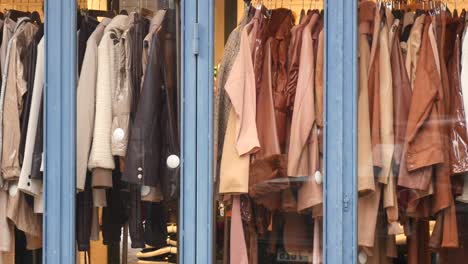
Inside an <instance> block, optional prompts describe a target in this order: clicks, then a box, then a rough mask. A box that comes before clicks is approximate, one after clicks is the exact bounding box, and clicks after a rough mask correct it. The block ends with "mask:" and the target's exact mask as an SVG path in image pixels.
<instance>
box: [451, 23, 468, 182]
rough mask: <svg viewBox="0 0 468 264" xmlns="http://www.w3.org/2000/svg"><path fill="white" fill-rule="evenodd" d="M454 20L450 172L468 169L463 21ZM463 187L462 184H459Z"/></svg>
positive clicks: (452, 33)
mask: <svg viewBox="0 0 468 264" xmlns="http://www.w3.org/2000/svg"><path fill="white" fill-rule="evenodd" d="M458 22H459V20H456V21H454V23H452V24H451V27H449V30H448V32H450V33H451V35H450V36H451V37H452V38H450V39H449V42H452V43H454V45H453V48H452V50H451V51H452V52H451V55H452V56H451V57H450V59H449V60H448V72H449V84H450V86H449V87H450V97H449V98H450V99H449V101H450V104H449V106H450V109H449V113H448V115H449V118H450V119H449V122H450V124H449V125H450V134H449V135H450V142H451V144H450V147H449V153H450V165H451V170H452V174H456V173H464V172H467V171H468V135H467V130H466V129H467V128H466V119H465V109H464V107H463V95H462V89H461V80H460V74H461V69H460V49H461V45H460V41H461V36H462V32H463V28H464V23H458ZM457 185H458V184H457ZM461 187H463V184H461Z"/></svg>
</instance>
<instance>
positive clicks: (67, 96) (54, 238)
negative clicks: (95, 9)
mask: <svg viewBox="0 0 468 264" xmlns="http://www.w3.org/2000/svg"><path fill="white" fill-rule="evenodd" d="M45 17H46V20H45V61H46V68H45V86H44V88H45V89H44V95H45V96H44V97H45V103H44V105H45V111H44V113H45V128H44V130H45V131H44V132H45V133H44V135H45V142H44V144H45V145H44V146H45V168H44V172H45V173H44V175H45V179H44V180H45V182H46V184H45V185H44V186H45V187H44V195H45V209H44V210H45V211H44V222H43V223H44V251H43V262H44V263H74V261H75V193H76V188H75V120H76V119H75V98H76V96H75V89H76V71H77V70H76V0H45Z"/></svg>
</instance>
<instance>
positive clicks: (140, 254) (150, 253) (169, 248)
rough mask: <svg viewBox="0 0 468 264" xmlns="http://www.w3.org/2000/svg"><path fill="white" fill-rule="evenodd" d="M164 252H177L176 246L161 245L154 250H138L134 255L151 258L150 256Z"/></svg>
mask: <svg viewBox="0 0 468 264" xmlns="http://www.w3.org/2000/svg"><path fill="white" fill-rule="evenodd" d="M164 254H177V248H176V247H173V246H167V247H163V248H160V249H157V250H154V251H149V252H138V253H137V254H136V257H137V258H151V257H157V256H161V255H164Z"/></svg>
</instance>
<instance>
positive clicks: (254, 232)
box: [214, 1, 324, 263]
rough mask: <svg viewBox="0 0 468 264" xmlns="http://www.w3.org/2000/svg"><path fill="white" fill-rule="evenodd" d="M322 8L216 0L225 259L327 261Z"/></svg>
mask: <svg viewBox="0 0 468 264" xmlns="http://www.w3.org/2000/svg"><path fill="white" fill-rule="evenodd" d="M322 8H323V3H322V1H307V3H305V2H304V1H285V2H284V3H283V2H282V3H281V4H280V3H279V2H276V3H275V2H273V1H263V4H257V3H256V2H255V1H252V2H251V1H237V2H234V1H217V2H216V5H215V18H214V20H215V43H214V45H215V58H214V59H215V64H216V65H217V66H216V69H215V78H216V80H215V84H216V86H215V92H214V93H215V106H214V109H215V116H214V118H215V121H214V124H215V144H214V147H215V149H214V152H215V155H214V156H215V161H214V162H215V165H214V166H215V172H216V178H215V192H216V195H215V197H216V204H217V207H218V208H219V210H217V214H216V219H215V221H216V261H218V262H219V263H221V262H223V263H247V261H248V263H286V262H287V263H321V262H322V217H323V213H322V202H323V199H322V182H323V125H324V123H323V99H324V98H323V74H324V73H323V70H324V69H323V41H324V28H323V25H324V21H323V18H324V16H323V12H322V11H321V10H320V9H322ZM232 10H237V12H236V13H234V12H232Z"/></svg>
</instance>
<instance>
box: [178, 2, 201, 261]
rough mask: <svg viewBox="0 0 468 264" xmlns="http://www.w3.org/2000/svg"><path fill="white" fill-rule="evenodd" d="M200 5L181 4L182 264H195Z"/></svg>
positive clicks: (191, 3)
mask: <svg viewBox="0 0 468 264" xmlns="http://www.w3.org/2000/svg"><path fill="white" fill-rule="evenodd" d="M196 10H197V1H193V0H192V1H187V0H182V1H181V24H182V25H181V26H182V28H181V32H182V40H181V58H182V65H181V69H182V70H181V77H182V83H181V88H182V95H181V96H182V100H181V102H182V103H181V113H182V116H181V122H182V125H181V135H182V137H181V146H182V148H181V150H182V151H181V154H182V173H181V193H180V216H179V230H181V232H180V234H179V236H180V240H181V241H180V244H179V245H180V249H179V261H180V263H195V259H196V256H197V250H196V243H195V241H196V235H197V233H196V231H197V230H196V226H197V224H196V216H197V213H198V211H197V209H198V208H197V199H196V194H197V167H198V164H197V133H196V131H197V72H198V69H197V67H198V65H197V57H196V54H195V53H196V45H195V44H194V43H196V38H197V36H196V32H197V29H196V27H195V25H196V23H197V14H196Z"/></svg>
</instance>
